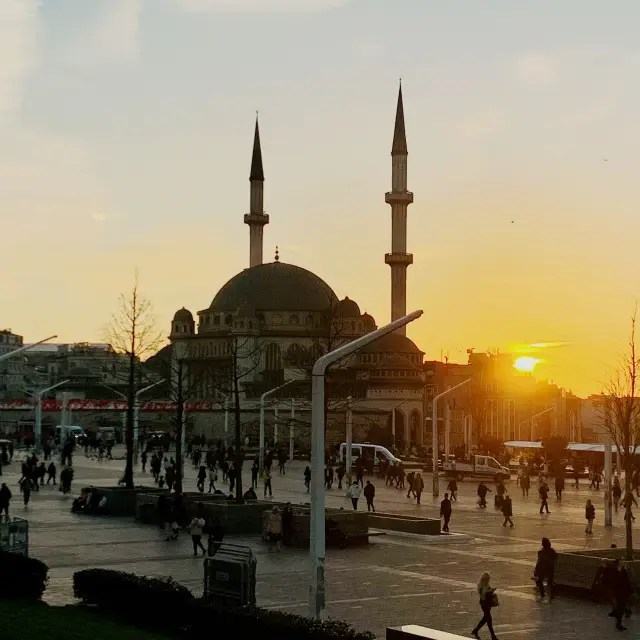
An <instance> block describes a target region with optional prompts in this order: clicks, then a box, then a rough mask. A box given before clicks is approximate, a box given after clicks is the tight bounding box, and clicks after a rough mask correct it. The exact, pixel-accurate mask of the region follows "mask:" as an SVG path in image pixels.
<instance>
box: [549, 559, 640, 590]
mask: <svg viewBox="0 0 640 640" xmlns="http://www.w3.org/2000/svg"><path fill="white" fill-rule="evenodd" d="M615 558H619V559H620V560H624V559H625V550H624V549H592V550H585V551H568V552H559V553H558V561H557V563H556V571H555V575H554V584H555V585H556V586H558V587H564V588H567V589H571V590H575V591H581V592H590V593H591V594H592V595H598V594H597V593H595V591H594V587H595V583H596V576H597V574H598V570H599V569H600V567H602V565H603V564H604V563H606V562H608V561H611V560H613V559H615ZM625 567H626V568H627V571H628V572H629V578H630V579H631V584H632V587H633V590H634V592H635V593H636V594H639V593H640V560H631V561H626V560H625Z"/></svg>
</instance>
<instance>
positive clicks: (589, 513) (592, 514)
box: [584, 500, 596, 533]
mask: <svg viewBox="0 0 640 640" xmlns="http://www.w3.org/2000/svg"><path fill="white" fill-rule="evenodd" d="M584 515H585V518H586V519H587V528H586V529H585V530H584V532H585V533H593V531H592V529H593V521H594V520H595V519H596V508H595V507H594V506H593V505H592V504H591V500H587V506H586V508H585V514H584Z"/></svg>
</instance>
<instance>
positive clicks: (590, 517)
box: [540, 500, 596, 533]
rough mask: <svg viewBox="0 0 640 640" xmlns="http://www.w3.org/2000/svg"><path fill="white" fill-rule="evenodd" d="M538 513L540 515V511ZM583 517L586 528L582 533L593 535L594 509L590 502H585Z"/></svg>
mask: <svg viewBox="0 0 640 640" xmlns="http://www.w3.org/2000/svg"><path fill="white" fill-rule="evenodd" d="M540 513H542V511H541V512H540ZM584 517H585V518H586V520H587V528H586V529H585V530H584V532H585V533H593V521H594V520H595V519H596V508H595V507H594V506H593V504H592V503H591V500H587V506H586V507H585V510H584Z"/></svg>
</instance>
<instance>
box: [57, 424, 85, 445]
mask: <svg viewBox="0 0 640 640" xmlns="http://www.w3.org/2000/svg"><path fill="white" fill-rule="evenodd" d="M68 436H72V437H73V438H74V439H75V441H76V442H77V443H78V444H81V443H82V441H83V440H84V438H85V437H86V434H85V432H84V429H83V428H82V427H80V426H77V425H64V426H63V425H60V424H59V425H58V426H57V427H56V443H58V444H62V443H64V442H65V441H66V439H67V437H68Z"/></svg>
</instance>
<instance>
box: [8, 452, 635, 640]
mask: <svg viewBox="0 0 640 640" xmlns="http://www.w3.org/2000/svg"><path fill="white" fill-rule="evenodd" d="M74 467H75V479H74V484H73V491H72V495H71V496H63V495H62V493H60V492H59V491H57V490H56V489H54V488H52V487H46V486H45V487H44V488H42V489H41V491H39V492H34V493H32V495H31V502H30V503H29V506H28V507H27V508H26V509H25V507H24V506H23V504H22V500H21V495H20V492H19V489H18V484H17V482H18V477H19V465H18V464H13V465H12V466H10V467H5V468H4V470H3V477H2V481H4V482H7V483H8V485H9V487H10V489H11V491H12V492H13V500H12V504H11V513H12V515H14V516H18V517H26V518H27V519H28V520H29V523H30V541H29V548H30V551H29V553H30V555H31V556H33V557H36V558H39V559H41V560H43V561H45V562H46V563H47V564H48V565H49V567H50V580H49V586H48V588H47V591H46V592H45V599H46V600H47V601H48V602H49V603H51V604H69V603H71V602H73V593H72V576H73V573H74V572H75V571H77V570H79V569H83V568H88V567H105V568H110V569H117V570H121V571H129V572H133V573H138V574H142V575H148V576H158V577H166V576H171V577H173V578H174V579H175V580H177V581H178V582H181V583H183V584H185V585H186V586H187V587H189V588H190V589H192V590H193V591H194V592H195V593H196V594H200V593H201V591H202V582H203V566H202V558H198V559H196V558H194V557H193V555H192V549H191V542H190V540H189V537H188V535H186V534H185V535H182V536H181V538H180V539H179V540H178V541H176V542H166V541H165V540H164V537H163V536H162V534H161V532H160V531H159V530H158V529H156V528H155V527H153V526H146V525H141V524H138V523H136V522H134V521H133V520H128V519H118V518H111V517H100V518H92V517H91V516H83V515H75V514H72V513H71V512H70V506H71V500H72V497H73V496H75V495H77V493H78V492H79V490H80V488H81V487H82V486H86V485H89V484H94V485H113V484H115V483H116V482H117V481H118V479H119V477H120V476H121V475H122V470H123V467H124V462H123V461H122V460H118V459H116V460H113V461H104V462H97V461H95V460H89V459H87V458H85V457H84V456H82V455H78V456H76V457H75V459H74ZM245 467H246V472H245V474H244V478H243V483H244V486H245V487H247V486H249V485H250V473H249V465H245ZM303 469H304V464H303V463H300V462H293V463H291V464H289V465H288V466H287V471H286V475H285V476H279V475H278V472H277V470H276V471H275V472H274V475H273V491H274V500H277V501H291V502H292V503H293V504H300V503H304V502H307V501H308V495H307V494H306V490H305V488H304V483H303ZM195 475H196V474H195V470H194V469H193V467H192V466H191V465H189V466H188V468H187V470H186V474H185V489H186V490H190V491H192V490H195V485H196V479H195ZM425 480H426V487H425V494H423V496H422V504H421V505H420V506H418V505H416V504H415V500H412V499H407V498H406V491H402V490H399V489H395V488H389V487H385V486H384V481H383V480H379V479H377V478H376V479H375V480H374V482H375V485H376V489H377V490H376V500H375V504H376V507H377V509H378V511H383V512H395V513H403V514H410V515H425V516H429V517H437V516H438V512H439V503H440V499H441V498H442V496H440V498H438V499H435V498H433V497H432V496H431V485H430V477H428V476H425ZM136 483H137V484H152V480H151V476H150V473H149V472H148V471H147V473H141V472H140V470H139V469H137V470H136ZM440 484H441V489H442V488H444V486H446V483H444V484H443V483H442V481H441V483H440ZM459 486H460V493H459V496H458V501H457V502H454V504H453V516H452V519H451V535H449V536H439V537H437V539H436V538H432V537H428V536H427V537H425V536H418V535H410V534H399V533H398V534H396V533H391V532H388V533H386V534H385V535H380V536H375V537H372V538H371V543H370V544H369V545H368V546H366V547H357V548H347V549H329V550H328V551H327V575H328V582H327V602H328V605H327V613H328V615H329V616H331V617H334V618H340V619H343V620H346V621H347V622H349V623H350V624H352V625H354V626H355V627H356V628H358V629H361V630H370V631H372V632H373V633H375V634H376V635H377V636H378V637H384V631H385V628H386V627H387V626H396V625H401V624H419V625H423V626H426V627H432V628H435V629H440V630H442V631H448V632H450V633H458V634H461V635H463V636H470V631H471V629H472V628H473V627H474V625H475V624H476V622H477V621H478V620H479V618H480V617H481V613H480V611H479V607H478V598H477V596H476V585H477V582H478V579H479V578H480V575H481V574H482V573H483V572H484V571H488V572H490V573H491V576H492V583H493V585H494V586H495V587H496V588H497V592H498V594H499V597H500V602H501V604H500V606H499V607H498V608H497V609H496V610H495V614H494V623H495V630H496V633H497V635H498V637H499V638H522V639H524V640H528V639H533V638H536V639H537V638H543V637H545V638H553V639H556V638H557V639H558V640H565V639H566V640H569V639H573V638H576V639H577V638H585V637H588V638H599V639H602V640H607V639H608V638H614V637H618V636H620V632H617V631H615V629H614V624H613V621H612V620H611V618H608V617H607V612H608V609H607V607H606V606H604V605H601V604H596V603H594V602H590V601H588V600H580V599H573V598H568V597H564V596H559V597H558V598H556V599H554V600H552V601H548V600H545V601H540V599H539V597H537V595H536V592H535V590H534V583H533V581H532V579H531V577H532V572H533V567H534V564H535V558H536V553H537V551H538V549H539V547H540V539H541V538H542V537H543V536H546V537H549V538H550V539H551V541H552V543H553V546H554V547H555V548H556V549H557V550H558V551H560V550H577V549H581V548H593V549H596V548H603V547H609V546H610V545H611V544H612V543H616V544H618V545H619V546H621V545H622V544H623V536H624V531H623V528H624V527H623V524H624V521H623V516H622V513H620V514H617V515H615V516H614V526H613V527H612V528H611V529H605V528H604V526H603V510H602V494H601V493H595V492H592V491H590V490H589V489H587V487H586V484H584V487H581V488H580V489H579V490H575V489H574V488H568V489H567V490H566V492H565V495H564V497H563V502H562V504H557V503H556V502H555V500H554V499H552V500H550V508H551V513H550V514H549V515H546V514H545V515H542V516H541V515H540V514H539V512H538V510H539V502H538V500H537V494H536V492H535V491H531V493H530V496H529V498H522V496H521V494H520V492H519V490H518V489H517V488H516V486H515V481H511V482H509V483H508V484H507V488H508V491H509V493H510V495H511V496H512V498H513V511H514V516H513V520H514V523H515V527H514V528H513V529H511V528H503V527H502V521H503V518H502V516H501V514H500V513H499V512H498V511H495V510H494V509H493V498H492V495H491V494H490V496H489V497H490V500H489V507H488V508H487V509H480V508H479V507H478V505H477V504H476V493H475V492H476V488H477V483H476V482H472V481H467V482H463V483H460V485H459ZM260 489H261V488H260V487H259V491H258V495H259V496H261V491H260ZM587 498H592V499H593V500H594V503H595V504H596V507H597V518H596V523H595V526H594V534H593V535H592V536H586V535H585V533H584V525H585V521H584V504H585V502H586V499H587ZM327 504H328V505H329V506H332V507H338V508H339V507H343V508H345V509H350V508H351V505H350V501H349V500H348V499H347V498H346V496H345V494H344V491H338V490H337V489H335V488H334V489H331V490H329V491H328V492H327ZM363 505H364V501H361V506H363ZM231 540H232V538H231V537H229V538H228V541H231ZM233 542H234V543H236V544H246V545H248V546H250V547H251V548H252V549H253V550H254V553H255V554H256V556H257V559H258V583H257V599H258V605H259V606H263V607H267V608H273V609H282V610H286V611H290V612H292V613H297V614H303V615H305V614H306V613H307V611H308V599H307V593H308V573H309V572H308V553H307V552H306V551H304V550H300V549H283V550H282V551H280V552H269V551H268V550H267V546H266V545H265V544H264V543H263V542H262V541H260V540H259V539H258V538H257V537H254V538H244V537H233ZM626 624H627V626H628V627H629V631H627V632H626V635H627V636H628V637H640V635H639V636H637V635H636V633H637V634H640V622H636V621H635V619H634V618H633V617H632V618H631V620H629V621H628V623H626ZM480 637H488V632H487V631H486V630H483V631H481V632H480Z"/></svg>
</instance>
